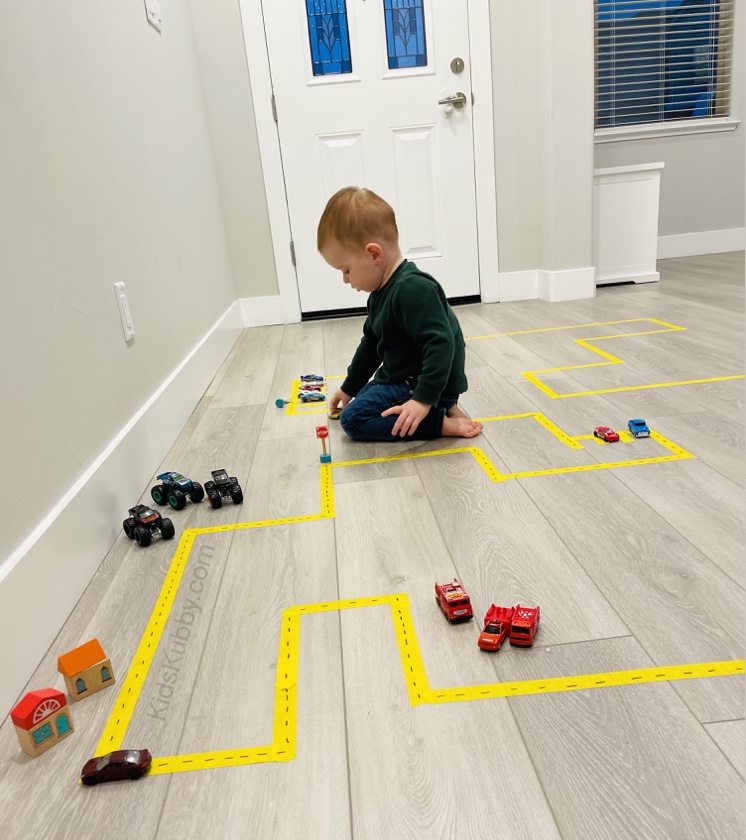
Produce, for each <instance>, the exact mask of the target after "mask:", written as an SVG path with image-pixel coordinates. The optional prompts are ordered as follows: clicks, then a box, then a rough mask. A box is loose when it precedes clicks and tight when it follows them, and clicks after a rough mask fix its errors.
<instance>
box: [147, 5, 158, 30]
mask: <svg viewBox="0 0 746 840" xmlns="http://www.w3.org/2000/svg"><path fill="white" fill-rule="evenodd" d="M145 14H146V15H147V16H148V22H149V23H151V24H152V25H153V26H154V27H155V28H156V29H157V30H158V31H159V32H160V31H161V0H145Z"/></svg>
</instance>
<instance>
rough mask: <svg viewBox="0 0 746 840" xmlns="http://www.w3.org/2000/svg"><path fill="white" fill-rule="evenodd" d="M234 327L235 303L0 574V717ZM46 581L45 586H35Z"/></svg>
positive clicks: (228, 344)
mask: <svg viewBox="0 0 746 840" xmlns="http://www.w3.org/2000/svg"><path fill="white" fill-rule="evenodd" d="M242 329H243V319H242V312H241V307H240V306H239V302H238V301H235V302H234V303H233V304H231V306H230V307H229V308H228V309H227V310H226V311H225V312H224V313H223V315H222V316H221V317H220V318H219V319H218V320H217V321H216V322H215V324H214V325H213V326H212V327H211V328H210V329H209V330H208V331H207V333H206V334H205V335H204V336H203V338H202V339H201V340H200V341H199V342H197V344H196V345H195V347H194V348H193V349H192V350H191V351H190V352H189V353H188V354H187V356H186V357H185V358H184V359H183V361H182V362H180V363H179V364H178V365H177V367H176V368H175V369H174V371H173V372H172V373H171V374H170V375H169V376H168V377H167V378H166V379H165V380H164V382H163V383H162V384H161V385H160V387H159V388H158V389H157V390H156V391H155V393H154V394H153V395H152V396H151V397H150V398H149V399H148V400H147V401H146V402H145V403H144V405H143V406H142V407H141V408H140V409H139V410H138V411H137V412H136V413H135V414H134V415H133V416H132V417H131V418H130V420H129V421H128V422H127V423H126V424H125V425H124V426H123V427H122V429H121V430H120V431H119V432H118V433H117V434H116V435H115V437H114V439H113V440H112V441H111V442H110V443H109V445H108V446H107V447H106V448H105V449H104V451H103V452H102V453H101V454H100V455H99V456H98V458H96V460H95V461H94V462H93V463H92V464H91V465H90V466H89V467H88V469H86V471H85V472H84V473H83V475H82V476H81V477H80V478H79V479H78V480H77V481H76V482H75V483H74V484H73V485H72V486H71V487H70V489H69V490H68V491H67V493H65V495H64V496H63V497H62V498H61V499H60V501H59V502H58V503H57V504H56V505H55V506H54V508H53V509H52V510H51V511H50V512H49V513H48V514H47V515H46V516H45V517H44V519H43V520H42V521H41V522H40V523H39V524H38V525H37V526H36V528H35V529H34V530H33V532H32V533H31V534H30V535H29V536H28V537H27V538H26V539H25V540H24V542H23V543H22V544H21V545H20V546H19V547H18V548H17V549H16V550H15V551H14V552H13V554H11V555H10V557H8V559H7V560H5V562H4V563H3V564H2V566H1V567H0V673H2V675H3V679H2V681H1V682H0V719H2V718H3V717H5V715H6V714H7V713H8V712H9V711H10V709H11V708H12V707H13V705H14V704H15V702H16V701H17V700H18V698H19V696H20V695H21V694H22V693H23V691H24V689H25V687H26V684H27V683H28V681H29V679H30V678H31V676H32V675H33V673H34V671H35V670H36V669H37V667H38V665H39V663H40V662H41V661H42V659H43V658H44V656H45V654H46V653H47V651H48V650H49V648H50V646H51V645H52V644H53V642H54V640H55V638H56V637H57V635H58V633H59V632H60V630H61V628H62V627H63V625H64V624H65V622H66V621H67V619H68V618H69V616H70V614H71V612H72V611H73V608H74V607H75V605H76V604H77V602H78V600H79V599H80V596H81V595H82V594H83V592H84V590H85V588H86V587H87V586H88V584H89V582H90V581H91V578H92V577H93V575H94V574H95V572H96V570H97V569H98V567H99V566H100V565H101V561H102V558H103V557H105V556H106V554H107V552H108V551H109V550H110V548H111V546H112V545H113V543H114V541H115V540H116V538H117V537H118V536H119V535H120V534H121V528H122V520H123V519H124V518H125V516H126V514H127V509H128V508H130V507H132V505H133V504H135V503H136V502H137V500H138V499H140V498H141V496H142V495H143V492H144V491H145V489H146V487H147V483H148V481H149V480H150V478H151V477H152V475H153V473H154V472H155V470H157V468H158V467H159V465H160V464H161V462H162V461H163V458H164V457H165V455H166V454H167V453H168V451H169V449H170V448H171V446H172V445H173V443H174V441H175V440H176V438H177V436H178V435H179V433H180V432H181V430H182V429H183V427H184V425H185V424H186V422H187V420H188V419H189V415H190V414H191V413H192V411H193V410H194V408H195V406H196V405H197V404H198V402H199V400H200V399H201V398H202V396H203V395H204V393H205V391H206V389H207V387H208V385H209V384H210V382H211V381H212V379H213V377H214V376H215V374H216V373H217V371H218V369H219V367H220V365H221V364H222V363H223V361H224V360H225V358H226V357H227V355H228V353H229V352H230V350H231V348H232V347H233V345H234V343H235V342H236V339H237V338H238V336H239V335H240V332H241V330H242ZM81 522H85V523H86V527H85V530H84V536H83V539H81V532H80V524H81ZM51 574H53V579H54V586H50V585H45V586H40V585H39V582H40V581H48V580H49V579H50V575H51ZM31 603H33V605H34V620H33V621H29V618H28V608H29V604H31ZM38 687H39V686H37V688H38Z"/></svg>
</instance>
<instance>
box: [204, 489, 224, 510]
mask: <svg viewBox="0 0 746 840" xmlns="http://www.w3.org/2000/svg"><path fill="white" fill-rule="evenodd" d="M207 496H208V499H209V501H210V507H211V508H212V509H213V510H217V509H218V508H221V507H223V499H222V497H221V495H220V493H218V492H217V491H215V490H213V491H212V492H211V493H208V494H207Z"/></svg>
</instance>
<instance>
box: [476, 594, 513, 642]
mask: <svg viewBox="0 0 746 840" xmlns="http://www.w3.org/2000/svg"><path fill="white" fill-rule="evenodd" d="M514 613H515V607H496V606H495V605H494V604H492V606H491V607H490V608H489V609H488V610H487V614H486V615H485V617H484V630H482V632H481V633H480V634H479V639H478V641H477V645H479V647H480V648H481V649H482V650H490V651H495V650H500V647H501V645H502V643H503V642H504V641H505V640H506V639H507V638H508V633H510V624H511V621H512V620H513V615H514Z"/></svg>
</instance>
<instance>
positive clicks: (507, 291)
mask: <svg viewBox="0 0 746 840" xmlns="http://www.w3.org/2000/svg"><path fill="white" fill-rule="evenodd" d="M497 284H498V287H499V289H500V296H499V297H493V298H492V299H491V300H487V299H486V298H485V296H484V292H483V293H482V301H483V302H484V303H495V302H496V301H500V303H511V302H513V301H516V300H535V299H536V298H537V297H539V272H538V270H537V269H535V268H532V269H529V270H527V271H501V272H500V274H499V275H498V279H497Z"/></svg>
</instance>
